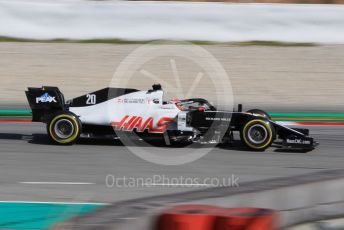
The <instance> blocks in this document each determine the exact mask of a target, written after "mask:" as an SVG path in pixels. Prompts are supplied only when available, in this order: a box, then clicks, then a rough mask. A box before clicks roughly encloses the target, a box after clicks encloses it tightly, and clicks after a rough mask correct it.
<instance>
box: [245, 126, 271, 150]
mask: <svg viewBox="0 0 344 230" xmlns="http://www.w3.org/2000/svg"><path fill="white" fill-rule="evenodd" d="M254 122H258V123H260V124H262V125H263V126H264V127H265V128H266V130H267V131H268V133H269V135H270V137H269V141H267V142H266V144H265V145H263V146H260V147H257V146H254V145H251V144H250V143H249V141H247V139H246V130H247V128H248V126H249V125H250V124H252V123H254ZM242 136H243V138H244V141H245V143H246V144H247V145H248V146H249V147H250V148H252V149H257V150H259V149H264V148H265V147H267V146H268V145H269V144H270V142H271V140H272V136H273V135H272V130H271V127H270V126H269V125H268V124H266V123H265V122H264V121H262V120H256V119H255V120H252V121H249V122H247V123H246V125H245V126H244V129H243V135H242Z"/></svg>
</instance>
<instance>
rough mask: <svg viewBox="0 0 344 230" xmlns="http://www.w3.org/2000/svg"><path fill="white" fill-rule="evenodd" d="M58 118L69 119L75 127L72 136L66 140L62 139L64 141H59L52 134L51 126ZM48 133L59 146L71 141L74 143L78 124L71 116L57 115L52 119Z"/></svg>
mask: <svg viewBox="0 0 344 230" xmlns="http://www.w3.org/2000/svg"><path fill="white" fill-rule="evenodd" d="M60 118H67V119H69V120H70V121H72V123H73V124H74V126H75V132H74V134H73V135H72V136H71V137H69V138H67V139H64V140H61V139H58V138H56V137H55V133H54V132H53V124H54V123H55V122H56V121H57V120H58V119H60ZM49 133H50V136H51V137H52V138H53V139H54V140H55V141H56V142H58V143H60V144H68V143H70V142H72V141H74V140H75V139H76V138H77V137H78V133H79V125H78V122H77V121H76V119H75V117H73V116H71V115H67V114H61V115H58V116H56V117H54V119H53V120H52V121H51V122H50V125H49Z"/></svg>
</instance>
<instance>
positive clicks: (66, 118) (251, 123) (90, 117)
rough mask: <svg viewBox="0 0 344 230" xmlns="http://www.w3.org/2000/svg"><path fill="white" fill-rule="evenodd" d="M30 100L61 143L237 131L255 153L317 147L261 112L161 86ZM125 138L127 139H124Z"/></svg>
mask: <svg viewBox="0 0 344 230" xmlns="http://www.w3.org/2000/svg"><path fill="white" fill-rule="evenodd" d="M26 96H27V99H28V101H29V104H30V107H31V109H32V116H33V121H35V122H44V123H46V124H47V132H48V135H49V138H50V139H51V141H52V142H54V143H56V144H62V145H67V144H73V143H74V142H75V141H77V140H78V138H79V137H80V135H86V136H88V137H93V136H94V137H95V136H104V137H105V136H108V135H113V137H119V136H121V135H118V134H123V133H132V134H136V135H137V136H139V137H140V138H142V139H144V138H152V137H153V138H155V137H156V138H162V140H165V142H166V144H173V143H176V144H177V143H193V142H198V143H219V144H221V143H222V144H225V143H231V142H233V140H234V135H233V133H234V132H239V133H240V140H241V141H242V143H243V144H244V146H246V147H247V148H248V149H250V150H255V151H263V150H265V149H266V148H268V147H269V146H271V145H272V144H274V145H276V146H277V147H281V148H286V149H298V150H302V151H308V150H312V149H314V147H315V146H316V144H317V143H316V142H315V141H314V140H313V138H311V137H309V131H308V130H307V129H296V128H289V127H286V126H283V125H280V124H278V123H276V122H274V121H272V120H271V118H270V117H269V115H268V114H267V113H266V112H264V111H262V110H258V109H254V110H250V111H247V112H242V111H241V110H242V106H241V105H239V106H238V107H239V109H238V111H221V110H217V109H216V108H215V107H214V106H213V105H211V104H210V103H209V102H208V101H207V100H205V99H201V98H192V99H184V100H171V101H164V100H163V90H162V88H161V85H153V87H152V89H149V90H147V91H140V90H137V89H129V88H104V89H101V90H98V91H96V92H92V93H89V94H86V95H83V96H80V97H77V98H74V99H72V100H69V101H66V102H65V99H64V96H63V94H62V93H61V92H60V90H59V89H58V88H57V87H46V86H44V87H41V88H28V91H26ZM120 138H121V137H120Z"/></svg>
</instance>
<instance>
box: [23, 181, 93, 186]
mask: <svg viewBox="0 0 344 230" xmlns="http://www.w3.org/2000/svg"><path fill="white" fill-rule="evenodd" d="M19 183H20V184H38V185H90V184H94V183H89V182H61V181H51V182H50V181H23V182H19Z"/></svg>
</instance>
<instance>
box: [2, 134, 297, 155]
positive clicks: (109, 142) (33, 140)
mask: <svg viewBox="0 0 344 230" xmlns="http://www.w3.org/2000/svg"><path fill="white" fill-rule="evenodd" d="M0 140H22V141H26V142H28V143H30V144H36V145H54V144H53V143H52V142H51V141H50V139H49V137H48V136H47V135H46V134H42V133H34V134H32V135H23V134H17V133H0ZM76 144H77V145H102V146H124V144H123V143H122V142H121V141H120V140H119V139H109V138H107V139H106V138H80V139H79V140H78V141H77V142H76ZM126 145H129V146H138V147H152V146H154V147H161V148H209V147H216V148H219V149H226V150H235V151H246V152H247V151H249V149H247V148H246V147H245V146H244V145H243V144H242V142H241V141H240V140H234V141H233V142H232V143H230V144H218V145H214V144H197V143H196V144H191V145H187V144H178V145H175V144H174V145H166V144H165V143H164V142H163V141H149V142H145V141H138V140H133V141H130V142H129V144H128V143H126ZM274 152H278V153H282V152H300V151H295V150H290V149H279V148H276V149H275V150H274Z"/></svg>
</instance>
